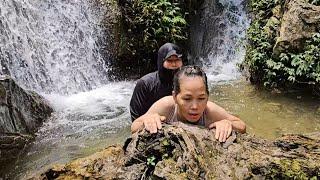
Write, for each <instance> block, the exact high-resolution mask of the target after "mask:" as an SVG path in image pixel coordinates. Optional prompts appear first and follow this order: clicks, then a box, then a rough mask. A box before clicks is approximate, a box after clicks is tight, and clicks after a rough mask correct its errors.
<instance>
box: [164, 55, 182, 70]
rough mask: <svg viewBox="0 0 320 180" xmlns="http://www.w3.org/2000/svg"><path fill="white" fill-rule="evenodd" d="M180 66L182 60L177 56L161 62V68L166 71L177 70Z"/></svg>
mask: <svg viewBox="0 0 320 180" xmlns="http://www.w3.org/2000/svg"><path fill="white" fill-rule="evenodd" d="M181 66H182V59H181V58H179V57H178V56H177V55H172V56H170V57H168V58H167V59H166V60H165V61H164V62H163V67H164V68H166V69H172V70H175V69H178V68H180V67H181Z"/></svg>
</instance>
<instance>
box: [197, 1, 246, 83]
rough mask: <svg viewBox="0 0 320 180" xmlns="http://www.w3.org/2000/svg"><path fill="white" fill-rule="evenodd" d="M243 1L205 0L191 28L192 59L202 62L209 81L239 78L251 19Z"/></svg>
mask: <svg viewBox="0 0 320 180" xmlns="http://www.w3.org/2000/svg"><path fill="white" fill-rule="evenodd" d="M244 5H245V1H244V0H219V1H210V0H204V2H203V4H202V5H201V6H200V7H199V10H198V11H197V14H196V15H195V16H193V20H192V21H193V22H192V27H191V56H192V57H193V58H194V59H195V60H198V62H199V61H200V62H201V64H202V65H203V68H204V69H205V71H206V72H207V75H208V79H209V80H210V81H213V82H216V81H226V80H234V79H237V78H239V75H240V74H239V72H238V71H237V65H236V64H237V63H239V62H241V61H242V60H243V59H244V55H245V48H244V46H245V43H244V39H245V31H246V29H247V28H248V27H249V23H250V20H249V18H248V17H247V14H246V11H245V7H244Z"/></svg>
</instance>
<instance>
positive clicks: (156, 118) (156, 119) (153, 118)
mask: <svg viewBox="0 0 320 180" xmlns="http://www.w3.org/2000/svg"><path fill="white" fill-rule="evenodd" d="M165 119H166V117H165V116H160V115H159V114H150V115H147V116H145V117H144V118H143V125H144V128H145V129H146V130H147V131H149V132H150V133H157V131H158V129H161V128H162V125H161V123H162V121H164V120H165Z"/></svg>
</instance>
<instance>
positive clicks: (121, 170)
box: [31, 124, 320, 179]
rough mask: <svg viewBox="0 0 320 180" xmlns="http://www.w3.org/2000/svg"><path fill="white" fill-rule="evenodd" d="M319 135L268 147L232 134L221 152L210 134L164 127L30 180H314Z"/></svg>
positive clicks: (287, 138)
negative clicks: (156, 131)
mask: <svg viewBox="0 0 320 180" xmlns="http://www.w3.org/2000/svg"><path fill="white" fill-rule="evenodd" d="M319 135H320V132H317V133H313V134H310V135H285V136H283V137H281V138H279V139H277V140H276V141H274V142H271V141H267V140H264V139H258V138H256V137H254V136H251V135H249V134H237V135H236V138H234V136H233V138H234V139H232V140H230V141H229V145H228V146H225V147H224V144H223V143H222V144H221V143H219V142H217V141H216V140H215V138H214V131H213V130H207V129H203V128H199V127H197V126H192V125H185V124H178V125H177V126H171V125H165V126H164V128H163V129H162V130H160V132H159V133H157V134H150V133H148V132H146V131H141V132H139V133H137V134H134V135H132V137H131V138H129V139H128V140H127V141H126V143H125V145H124V146H123V147H120V146H111V147H108V148H106V149H105V150H103V151H101V152H98V153H96V154H94V155H91V156H89V157H86V158H82V159H78V160H75V161H73V162H70V163H68V164H66V165H60V166H56V167H53V168H51V169H49V170H47V171H46V172H44V173H42V174H41V175H39V176H36V177H33V178H31V179H74V178H76V179H252V178H253V179H273V178H274V179H310V178H315V179H316V178H319V176H320V170H319V167H320V136H319Z"/></svg>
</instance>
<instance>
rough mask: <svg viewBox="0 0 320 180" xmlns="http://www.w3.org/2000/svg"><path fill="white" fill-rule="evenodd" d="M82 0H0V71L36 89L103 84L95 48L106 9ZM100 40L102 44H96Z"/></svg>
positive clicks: (101, 59)
mask: <svg viewBox="0 0 320 180" xmlns="http://www.w3.org/2000/svg"><path fill="white" fill-rule="evenodd" d="M94 2H95V1H91V2H90V1H85V0H66V1H60V0H32V1H28V0H19V1H18V0H1V2H0V7H1V11H0V31H1V34H0V59H1V68H0V74H4V73H6V74H9V75H10V76H11V77H13V78H14V79H15V81H16V82H18V84H19V85H20V86H23V87H25V88H27V89H31V90H36V91H37V92H39V93H59V94H72V93H76V92H81V91H85V90H90V89H94V88H96V87H99V86H101V85H102V84H105V83H106V82H108V79H107V76H106V75H107V73H106V71H107V67H106V65H105V61H107V60H108V59H105V60H104V58H108V57H103V56H102V54H101V51H100V49H108V46H110V45H109V44H108V41H107V40H106V39H108V36H109V35H108V33H107V32H106V31H103V29H102V28H101V27H100V26H101V25H100V24H101V21H102V20H103V18H104V14H105V12H106V11H107V9H106V8H103V7H102V6H99V5H97V4H95V3H94ZM102 42H103V43H102Z"/></svg>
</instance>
